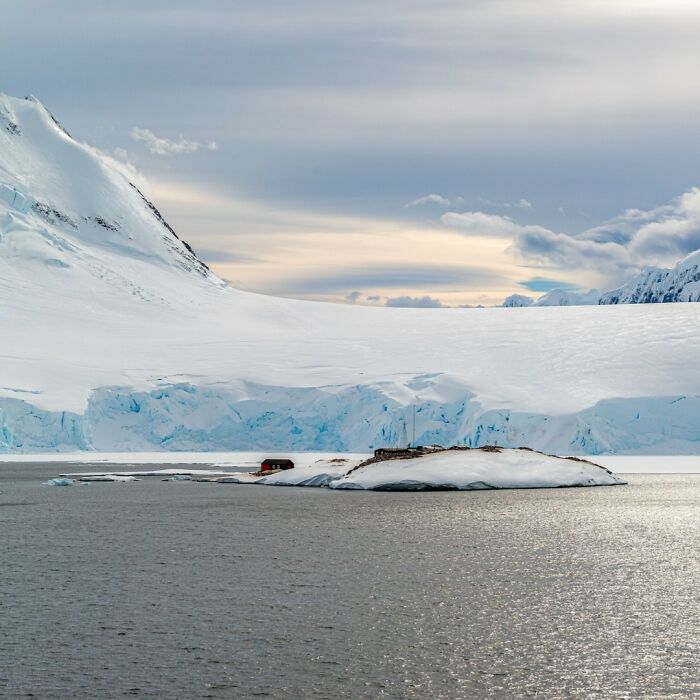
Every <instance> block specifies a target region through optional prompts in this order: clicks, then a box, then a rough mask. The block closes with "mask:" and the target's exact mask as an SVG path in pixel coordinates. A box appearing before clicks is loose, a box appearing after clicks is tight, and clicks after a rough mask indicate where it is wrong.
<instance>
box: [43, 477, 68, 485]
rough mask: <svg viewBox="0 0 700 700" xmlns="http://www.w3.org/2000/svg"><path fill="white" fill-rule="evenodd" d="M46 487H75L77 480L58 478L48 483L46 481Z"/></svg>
mask: <svg viewBox="0 0 700 700" xmlns="http://www.w3.org/2000/svg"><path fill="white" fill-rule="evenodd" d="M43 485H44V486H75V480H74V479H63V478H56V479H49V480H48V481H45V482H44V484H43Z"/></svg>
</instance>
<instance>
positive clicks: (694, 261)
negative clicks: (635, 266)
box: [600, 250, 700, 304]
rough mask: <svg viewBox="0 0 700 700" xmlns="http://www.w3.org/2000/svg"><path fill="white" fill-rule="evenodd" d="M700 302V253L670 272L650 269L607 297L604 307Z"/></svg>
mask: <svg viewBox="0 0 700 700" xmlns="http://www.w3.org/2000/svg"><path fill="white" fill-rule="evenodd" d="M698 301H700V250H696V251H695V252H694V253H691V254H690V255H688V256H686V257H685V258H683V260H681V261H680V262H679V263H677V264H676V265H674V267H672V268H671V269H670V270H669V269H663V268H658V267H647V268H645V269H644V270H642V271H641V272H640V273H639V274H638V275H636V276H635V277H633V278H632V279H631V280H629V282H627V283H626V284H624V285H623V286H622V287H620V288H619V289H614V290H613V291H611V292H607V294H603V296H602V297H601V299H600V303H601V304H658V303H669V302H698Z"/></svg>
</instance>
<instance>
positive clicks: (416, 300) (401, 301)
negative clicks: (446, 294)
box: [385, 296, 445, 309]
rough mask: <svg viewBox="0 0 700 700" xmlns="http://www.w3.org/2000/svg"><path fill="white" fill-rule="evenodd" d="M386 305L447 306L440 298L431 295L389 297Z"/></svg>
mask: <svg viewBox="0 0 700 700" xmlns="http://www.w3.org/2000/svg"><path fill="white" fill-rule="evenodd" d="M385 306H393V307H403V308H412V309H444V308H445V306H444V305H443V303H442V302H441V301H440V300H439V299H435V298H434V297H431V296H424V297H410V296H401V297H392V298H391V299H387V300H386V303H385Z"/></svg>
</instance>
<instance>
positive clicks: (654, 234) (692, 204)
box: [511, 187, 700, 279]
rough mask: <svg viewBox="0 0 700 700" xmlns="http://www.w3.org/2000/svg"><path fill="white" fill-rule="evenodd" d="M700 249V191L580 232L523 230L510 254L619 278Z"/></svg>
mask: <svg viewBox="0 0 700 700" xmlns="http://www.w3.org/2000/svg"><path fill="white" fill-rule="evenodd" d="M699 248H700V189H699V188H697V187H696V188H693V189H691V190H689V191H687V192H685V193H683V194H682V195H680V196H679V197H676V198H675V199H674V200H672V201H671V202H670V203H668V204H665V205H663V206H660V207H656V208H654V209H650V210H648V211H643V210H640V209H628V210H627V211H625V212H623V213H622V214H620V215H619V216H617V217H614V218H613V219H610V220H608V221H606V222H604V223H603V224H601V225H599V226H594V227H592V228H589V229H587V230H585V231H583V232H582V233H579V234H574V235H568V234H564V233H555V232H554V231H550V230H548V229H545V228H541V227H522V230H521V231H519V232H517V233H516V235H515V238H514V241H513V244H512V246H511V251H512V252H514V253H515V254H516V255H518V256H519V257H521V258H523V259H524V260H528V261H534V262H538V263H543V264H547V265H552V266H554V267H558V268H562V269H566V268H569V269H571V268H578V267H583V268H587V269H597V270H599V271H601V272H603V273H607V274H609V275H610V276H611V277H613V278H615V277H617V279H620V278H622V277H624V276H629V274H631V273H633V272H635V271H637V270H639V269H641V268H642V267H644V266H646V265H655V266H670V265H673V264H674V263H675V262H677V261H678V260H679V259H680V258H682V257H685V256H686V255H688V254H689V253H692V252H694V251H695V250H698V249H699Z"/></svg>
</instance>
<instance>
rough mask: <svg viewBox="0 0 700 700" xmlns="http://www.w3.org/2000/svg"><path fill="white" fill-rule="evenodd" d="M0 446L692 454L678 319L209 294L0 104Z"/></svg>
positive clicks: (182, 253) (78, 165)
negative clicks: (409, 446)
mask: <svg viewBox="0 0 700 700" xmlns="http://www.w3.org/2000/svg"><path fill="white" fill-rule="evenodd" d="M0 324H1V326H0V328H1V332H0V451H2V452H11V453H23V452H24V453H30V452H52V451H65V452H71V451H72V452H75V451H80V450H98V451H106V452H119V451H144V452H147V451H161V450H163V451H179V450H184V451H207V450H214V451H230V450H263V449H267V448H274V449H280V450H295V451H306V450H315V451H325V452H335V451H343V452H366V451H369V450H371V449H373V448H375V447H378V446H391V445H396V444H404V443H405V442H406V441H407V438H408V437H410V435H409V434H410V431H411V427H410V426H411V422H412V417H413V410H414V409H413V407H414V404H415V407H416V441H417V442H418V443H420V444H435V443H439V444H446V445H447V444H465V445H470V446H478V445H484V444H499V445H504V446H511V447H519V446H528V447H532V448H536V449H540V450H543V451H546V452H556V453H559V454H581V453H589V454H597V453H619V454H634V453H647V454H693V453H697V452H698V448H699V447H700V352H698V350H699V349H700V304H695V303H687V304H664V305H626V306H620V305H611V306H582V307H569V308H567V307H552V308H545V307H538V308H524V309H519V308H495V309H390V308H368V307H355V306H350V305H335V304H323V303H313V302H305V301H293V300H289V299H278V298H272V297H266V296H262V295H257V294H250V293H244V292H241V291H237V290H235V289H231V288H230V287H228V286H227V285H225V284H224V283H223V282H221V280H219V279H217V278H216V277H215V276H214V275H212V274H211V273H210V272H209V271H208V270H207V269H206V268H205V266H203V265H202V264H201V263H200V262H199V261H198V260H197V258H196V257H195V256H194V255H193V254H192V253H191V251H190V250H189V248H188V247H187V246H186V244H184V243H183V242H181V241H180V240H179V239H177V238H176V237H175V235H174V233H173V231H172V230H171V229H170V227H169V226H168V225H167V224H166V223H165V222H164V220H163V219H162V217H160V215H159V213H158V211H157V209H156V208H155V207H154V206H153V204H151V203H150V202H148V201H147V200H146V199H145V198H144V197H143V196H142V195H141V193H140V192H138V190H136V189H135V188H134V187H133V186H132V185H131V184H130V183H129V182H128V181H127V180H126V179H125V177H124V176H123V175H122V174H121V173H120V172H119V171H118V170H117V169H115V168H114V167H113V165H112V164H111V163H110V162H109V160H108V159H106V158H105V157H103V156H101V155H100V154H99V153H97V152H96V151H95V150H93V149H91V148H90V147H88V146H85V145H82V144H80V143H78V142H76V141H75V140H73V139H72V138H71V137H70V136H68V135H67V133H66V132H65V131H63V129H62V128H61V127H60V126H59V125H57V124H56V122H55V121H54V120H53V118H52V117H51V115H50V114H49V113H48V112H47V111H46V110H45V108H44V107H43V106H42V105H41V104H40V103H38V102H37V101H35V100H20V99H14V98H8V97H4V96H0Z"/></svg>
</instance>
